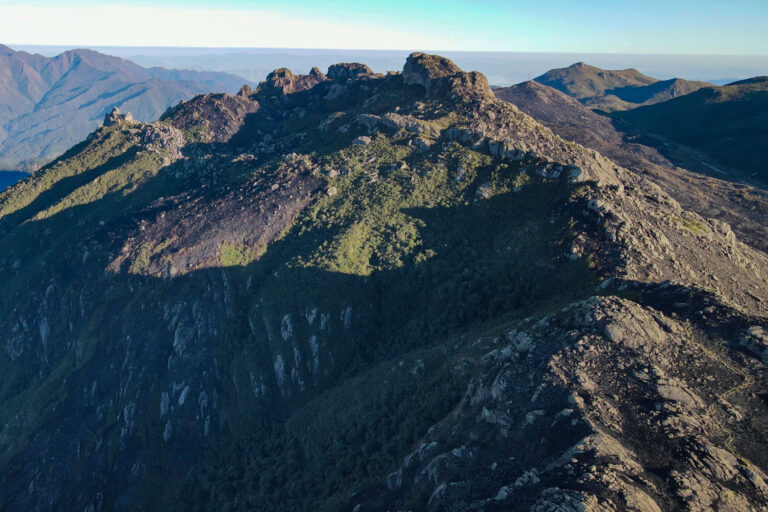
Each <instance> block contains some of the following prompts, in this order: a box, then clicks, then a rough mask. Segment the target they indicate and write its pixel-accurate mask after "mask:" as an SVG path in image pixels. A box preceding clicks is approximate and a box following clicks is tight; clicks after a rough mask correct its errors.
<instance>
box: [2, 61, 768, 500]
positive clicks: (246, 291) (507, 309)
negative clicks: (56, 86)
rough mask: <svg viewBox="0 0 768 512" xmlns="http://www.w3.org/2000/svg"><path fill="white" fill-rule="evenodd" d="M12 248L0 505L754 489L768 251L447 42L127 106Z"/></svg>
mask: <svg viewBox="0 0 768 512" xmlns="http://www.w3.org/2000/svg"><path fill="white" fill-rule="evenodd" d="M734 215H735V214H734ZM0 238H2V242H3V243H2V244H0V278H2V279H3V282H4V283H5V292H4V295H3V297H2V302H0V340H1V341H2V348H3V352H2V354H0V369H1V370H2V371H3V373H4V375H6V378H5V380H4V383H3V385H2V387H0V397H1V398H2V401H0V500H2V504H3V506H4V508H5V509H7V510H55V509H73V510H89V511H90V510H93V511H98V510H111V509H116V510H126V509H145V510H146V509H157V508H170V509H177V510H222V509H223V510H254V509H262V510H263V509H269V510H350V511H353V510H355V511H358V512H362V511H364V510H414V511H415V510H433V511H438V510H478V511H479V510H487V511H492V510H534V511H555V510H638V511H657V510H679V509H684V510H685V509H687V510H702V509H707V508H710V509H718V510H763V509H765V508H766V506H768V483H766V476H765V471H766V468H767V467H768V460H767V459H766V456H765V449H764V448H765V444H764V437H765V433H766V432H767V431H768V428H767V427H768V425H766V420H765V418H766V417H768V415H766V413H768V402H766V400H765V393H766V391H765V390H766V386H767V385H768V380H767V379H768V376H767V375H766V361H765V354H766V350H767V349H766V347H768V342H767V341H766V335H765V332H766V328H768V302H767V301H766V299H767V298H768V284H767V283H768V280H766V275H767V274H768V256H766V254H765V253H763V252H762V251H760V250H758V249H755V248H752V247H750V246H749V245H746V244H744V243H742V242H741V241H740V240H739V239H738V237H737V235H736V234H735V233H734V232H733V231H732V230H731V228H730V226H729V225H728V224H727V223H725V222H723V221H722V220H718V219H708V218H703V217H702V216H700V215H699V214H697V213H694V212H691V211H687V210H686V209H684V208H683V207H682V206H681V205H680V203H678V202H677V201H676V200H675V199H673V198H672V197H671V196H670V195H668V194H667V193H666V192H665V191H664V190H663V189H662V188H661V187H659V186H658V185H657V184H655V183H653V182H652V181H651V180H649V179H648V178H647V177H646V176H643V175H641V174H640V173H638V172H636V171H635V170H633V169H631V168H630V169H627V168H623V167H621V166H620V165H619V164H617V163H616V162H614V161H612V160H610V159H608V158H606V157H604V156H603V155H601V154H600V153H599V152H597V151H595V150H594V149H588V148H585V147H583V146H580V145H578V144H575V143H573V142H569V141H566V140H564V139H561V138H560V137H558V136H556V135H555V134H553V132H552V131H550V130H549V129H548V128H546V127H544V126H542V125H541V124H539V123H538V122H536V121H534V120H533V119H532V118H531V117H529V116H528V115H526V114H524V113H522V112H521V111H520V110H518V108H517V107H515V106H514V105H512V104H510V103H507V102H504V101H502V100H499V99H497V98H496V97H494V95H493V94H492V93H491V90H490V88H489V87H488V83H487V81H486V80H485V78H484V77H483V76H482V75H480V74H478V73H464V72H463V71H461V70H460V69H459V68H457V67H456V66H455V65H454V64H453V63H452V62H450V61H448V60H447V59H444V58H441V57H438V56H432V55H425V54H413V55H412V56H411V57H409V58H408V61H407V62H406V64H405V67H404V70H403V73H391V74H388V75H377V74H373V73H371V72H370V70H369V69H367V68H365V67H364V66H363V65H358V64H341V65H336V66H332V68H331V69H330V70H329V71H328V73H327V74H326V75H325V76H323V75H322V73H320V72H319V71H316V70H315V71H313V72H311V73H310V74H309V75H306V76H296V75H294V74H293V73H291V72H290V71H288V70H276V71H275V72H274V73H273V74H271V75H270V77H269V78H268V80H267V81H266V82H265V83H263V84H261V85H260V86H259V87H258V88H257V89H256V90H255V91H254V90H252V89H250V88H243V89H241V91H240V93H238V95H237V96H230V95H226V94H209V95H205V96H198V97H196V98H194V99H193V100H191V101H189V102H184V103H182V104H181V105H178V106H177V107H174V108H172V109H169V110H168V111H167V112H166V113H165V114H164V115H163V116H162V117H161V119H160V120H158V121H156V122H154V123H137V122H132V121H130V120H128V119H125V118H123V117H122V116H121V115H119V114H118V113H115V115H111V116H108V122H107V123H105V126H103V127H101V128H99V129H98V130H96V131H95V132H94V133H93V134H92V135H91V136H90V137H89V139H88V140H87V141H85V142H83V143H82V144H80V145H78V146H76V147H74V148H72V149H71V150H70V151H69V152H68V153H67V154H65V155H64V156H63V157H62V158H61V159H59V160H57V161H56V162H54V163H52V164H51V165H49V166H47V167H46V168H45V169H43V170H42V171H41V172H39V173H37V174H35V175H34V176H33V177H32V178H30V179H28V180H26V181H24V182H23V183H21V184H19V185H17V186H15V187H13V188H11V189H9V190H8V191H6V192H4V193H3V194H2V195H0Z"/></svg>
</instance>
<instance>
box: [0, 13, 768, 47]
mask: <svg viewBox="0 0 768 512" xmlns="http://www.w3.org/2000/svg"><path fill="white" fill-rule="evenodd" d="M766 27H768V0H732V1H730V2H724V1H713V0H645V1H642V2H641V1H633V2H627V1H623V0H613V1H609V0H593V1H589V0H581V1H573V0H571V1H565V0H541V1H536V0H525V1H518V0H506V1H502V0H479V1H473V2H468V1H450V0H441V1H438V0H423V1H417V0H389V1H387V2H360V1H353V0H325V1H308V0H282V1H280V2H265V1H259V0H243V1H235V0H223V1H217V2H211V1H201V0H197V1H194V0H193V1H182V0H164V1H162V2H158V1H149V0H134V1H123V2H119V3H118V2H110V1H108V0H107V1H104V0H101V1H90V0H73V1H66V2H63V1H52V0H44V1H37V2H35V1H30V0H26V1H24V2H21V1H18V0H0V38H2V39H3V40H2V41H0V42H2V43H5V44H11V45H13V44H53V45H80V46H93V45H118V46H120V45H123V46H241V47H281V48H291V47H293V48H372V49H402V50H410V49H423V50H485V51H547V52H562V51H575V52H615V53H643V54H648V53H658V54H721V55H722V54H731V55H768V35H767V34H768V29H766Z"/></svg>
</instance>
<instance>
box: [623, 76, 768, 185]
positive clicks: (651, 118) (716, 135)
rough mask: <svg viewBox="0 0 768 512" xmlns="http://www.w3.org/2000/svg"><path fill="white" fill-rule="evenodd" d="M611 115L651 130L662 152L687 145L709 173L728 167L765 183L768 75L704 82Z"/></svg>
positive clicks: (636, 127) (638, 128) (637, 128)
mask: <svg viewBox="0 0 768 512" xmlns="http://www.w3.org/2000/svg"><path fill="white" fill-rule="evenodd" d="M615 117H616V118H617V119H618V120H620V121H622V122H623V123H626V125H627V129H633V130H635V131H636V132H639V133H642V134H652V135H655V136H656V141H655V143H656V144H657V145H658V147H659V149H660V151H662V152H667V153H669V154H670V155H675V154H677V153H680V152H687V153H690V151H689V148H690V149H693V150H694V152H695V153H694V158H696V159H698V160H699V161H701V162H702V163H703V164H704V165H706V166H707V167H709V168H710V169H712V170H714V171H715V172H718V173H720V174H727V173H729V172H733V173H735V174H736V175H737V176H738V177H739V178H741V179H742V180H744V181H746V182H748V183H750V184H755V183H756V184H759V185H761V186H763V187H765V186H766V184H768V168H766V165H765V157H766V151H765V148H766V141H768V77H756V78H753V79H749V80H744V81H740V82H735V83H733V84H730V85H726V86H721V87H706V88H703V89H699V90H698V91H696V92H694V93H691V94H688V95H686V96H683V97H680V98H675V99H673V100H670V101H666V102H663V103H659V104H657V105H649V106H646V107H641V108H637V109H634V110H630V111H626V112H617V113H616V114H615ZM676 145H682V146H684V147H682V148H680V147H677V146H676ZM721 166H722V167H724V169H720V167H721Z"/></svg>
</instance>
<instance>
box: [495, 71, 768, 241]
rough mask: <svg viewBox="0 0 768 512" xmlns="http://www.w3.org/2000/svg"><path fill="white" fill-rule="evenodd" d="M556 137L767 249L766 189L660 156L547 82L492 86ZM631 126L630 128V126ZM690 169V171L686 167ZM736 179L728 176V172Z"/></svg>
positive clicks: (698, 164) (683, 160)
mask: <svg viewBox="0 0 768 512" xmlns="http://www.w3.org/2000/svg"><path fill="white" fill-rule="evenodd" d="M493 92H494V94H495V95H496V96H497V97H498V98H500V99H502V100H505V101H508V102H510V103H513V104H514V105H516V106H517V107H518V108H520V110H522V111H523V112H525V113H526V114H528V115H530V116H531V117H533V118H534V119H536V120H537V121H539V122H541V123H542V124H544V125H545V126H547V127H548V128H550V129H551V130H552V131H553V132H555V133H556V134H557V135H559V136H560V137H562V138H564V139H566V140H570V141H574V142H576V143H578V144H581V145H583V146H585V147H588V148H591V149H594V150H596V151H599V152H600V153H601V154H603V155H605V156H607V157H609V158H610V159H611V160H613V161H615V162H617V163H618V164H620V165H621V166H623V167H626V168H628V169H632V170H634V171H635V172H641V173H643V174H644V175H646V176H647V177H648V178H649V179H652V180H653V181H654V182H655V183H657V184H659V185H660V186H662V188H664V190H665V191H666V192H667V193H669V194H670V195H671V196H673V197H674V198H675V199H676V200H677V201H679V202H680V204H681V205H683V207H685V208H686V209H688V210H693V211H695V212H696V213H698V214H700V215H702V216H705V217H714V218H718V219H721V220H724V221H726V222H728V223H729V224H730V225H731V226H732V227H733V229H734V230H735V231H736V232H737V233H738V235H739V238H740V239H741V240H743V241H745V242H746V243H748V244H750V245H752V246H753V247H755V248H758V249H760V250H762V251H766V252H768V192H766V191H764V190H760V189H753V188H751V187H747V186H745V185H744V184H741V183H733V182H732V181H723V180H724V179H728V178H729V176H724V175H722V174H721V173H718V172H715V171H713V170H712V169H710V168H709V167H707V166H705V165H702V164H701V162H700V161H697V160H695V159H692V158H690V157H689V158H682V157H684V156H686V155H684V154H682V155H681V154H679V153H677V154H675V155H669V156H670V157H674V162H673V161H670V160H669V159H668V158H667V157H665V156H664V155H663V154H662V152H663V149H664V148H663V147H662V150H661V152H660V151H659V149H657V148H654V147H651V146H649V145H646V144H645V143H648V140H649V139H648V137H638V136H637V135H632V134H631V133H630V134H628V133H625V132H623V131H620V130H618V129H617V128H616V126H614V123H615V120H614V119H612V118H610V117H606V116H604V115H600V114H597V113H595V112H594V111H592V110H591V109H590V108H588V107H586V106H584V105H582V104H581V103H580V102H578V101H577V100H575V99H574V98H571V97H570V96H567V95H566V94H564V93H562V92H560V91H557V90H555V89H553V88H551V87H547V86H546V85H542V84H539V83H537V82H533V81H530V82H524V83H522V84H518V85H514V86H511V87H503V88H498V89H494V91H493ZM630 131H631V130H630ZM691 171H694V172H691ZM730 178H731V179H732V180H733V181H736V180H735V179H734V178H733V176H731V177H730Z"/></svg>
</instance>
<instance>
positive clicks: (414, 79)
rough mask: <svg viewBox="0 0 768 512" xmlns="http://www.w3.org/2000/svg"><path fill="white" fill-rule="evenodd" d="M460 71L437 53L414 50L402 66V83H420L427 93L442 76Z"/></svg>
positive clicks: (450, 75) (449, 75)
mask: <svg viewBox="0 0 768 512" xmlns="http://www.w3.org/2000/svg"><path fill="white" fill-rule="evenodd" d="M459 73H461V69H460V68H459V67H458V66H457V65H456V64H454V63H453V62H452V61H451V60H450V59H446V58H445V57H439V56H437V55H428V54H426V53H420V52H415V53H412V54H411V55H409V56H408V59H407V60H406V61H405V66H404V67H403V83H404V84H406V85H420V86H422V87H424V89H425V90H426V91H427V95H429V94H430V93H431V92H432V90H433V89H434V88H435V87H436V86H437V83H438V82H439V81H440V80H441V79H444V78H447V77H452V76H454V75H457V74H459Z"/></svg>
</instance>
